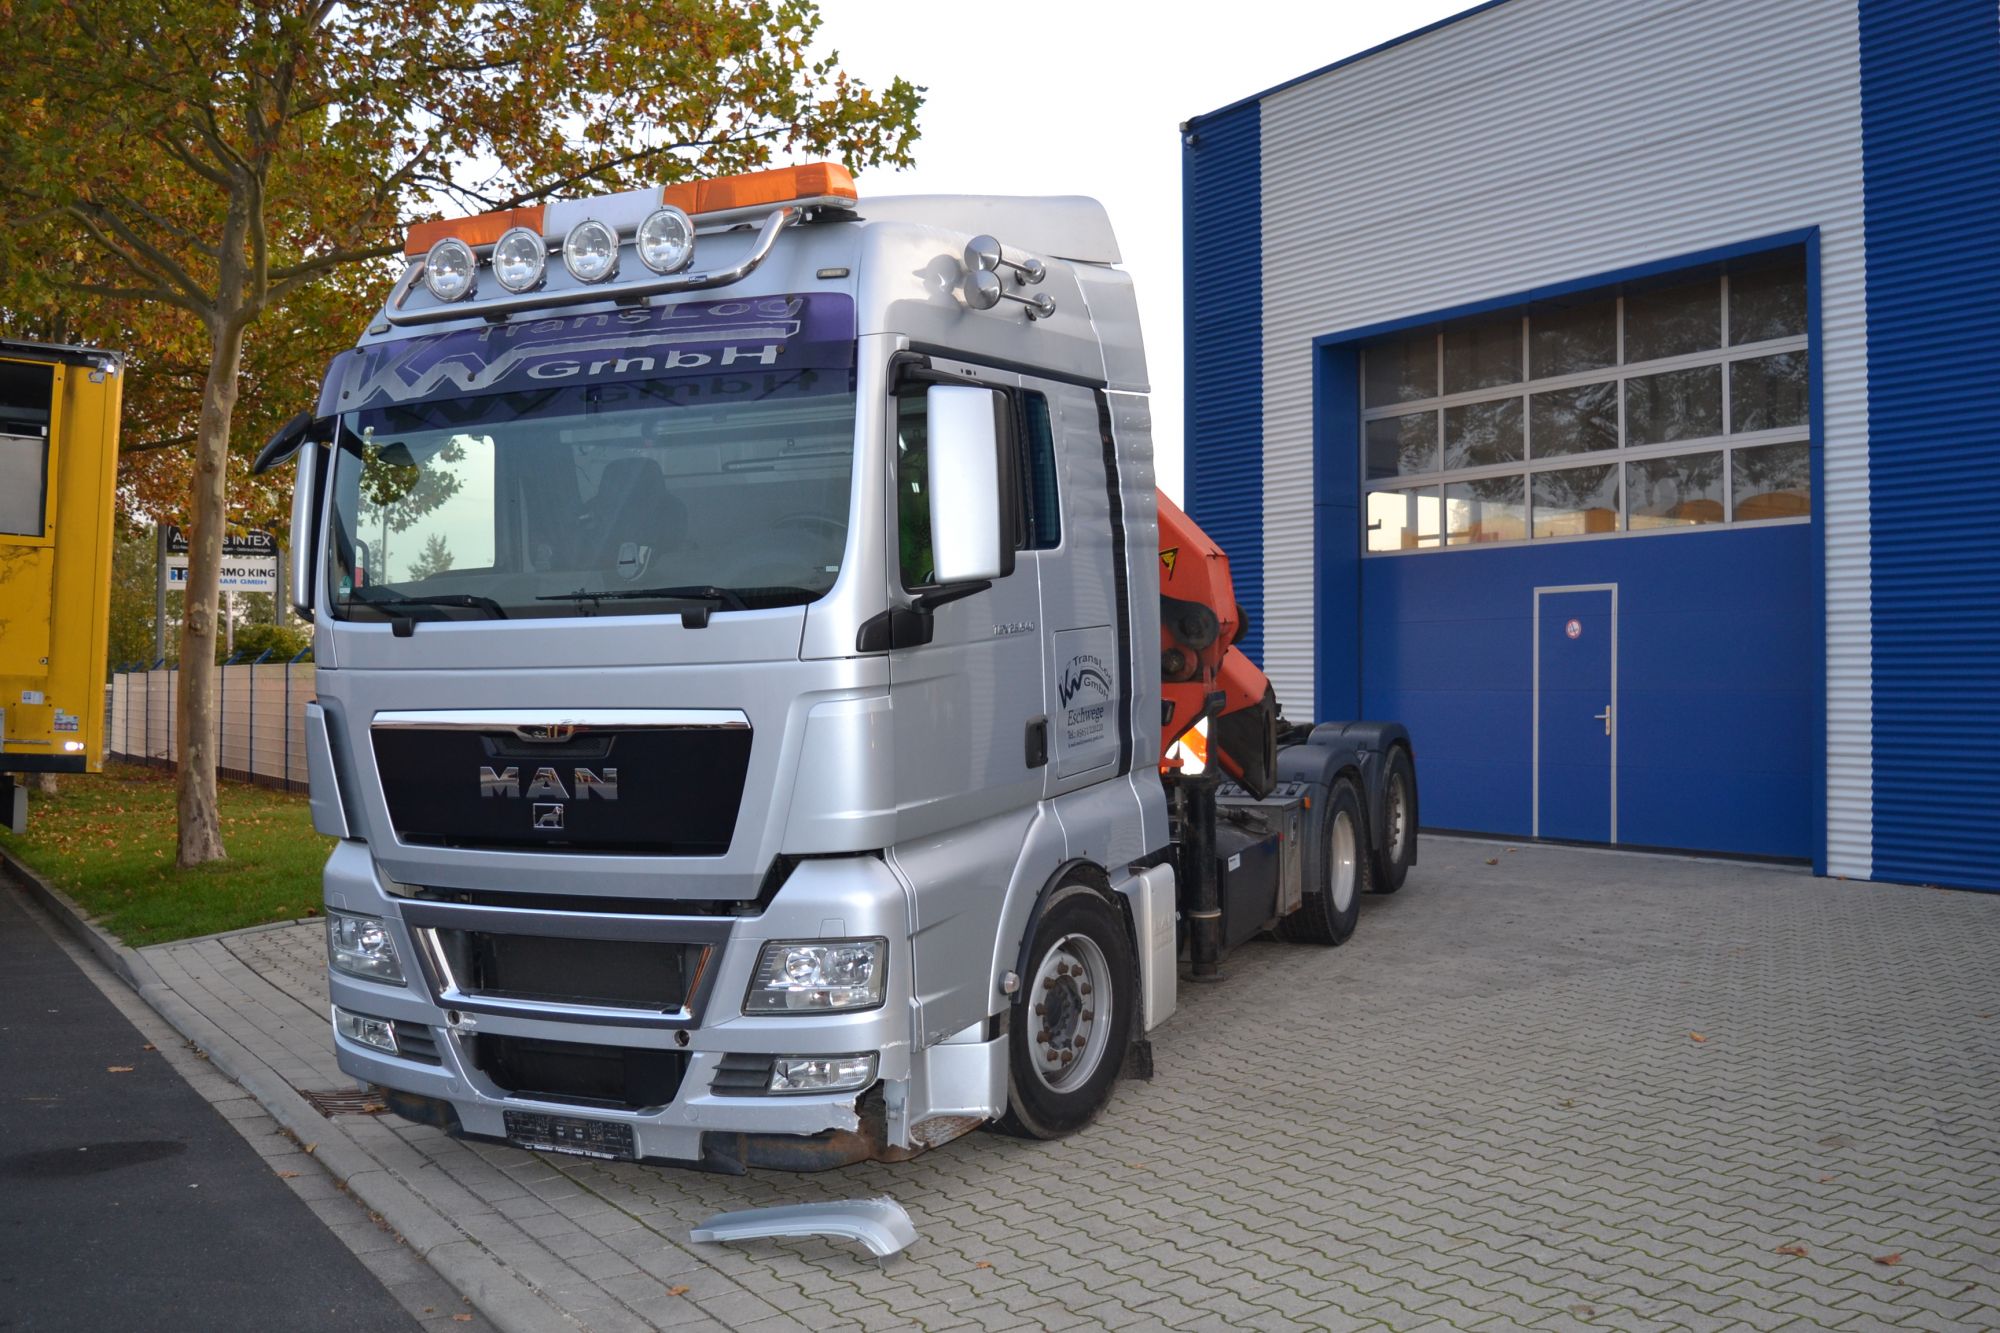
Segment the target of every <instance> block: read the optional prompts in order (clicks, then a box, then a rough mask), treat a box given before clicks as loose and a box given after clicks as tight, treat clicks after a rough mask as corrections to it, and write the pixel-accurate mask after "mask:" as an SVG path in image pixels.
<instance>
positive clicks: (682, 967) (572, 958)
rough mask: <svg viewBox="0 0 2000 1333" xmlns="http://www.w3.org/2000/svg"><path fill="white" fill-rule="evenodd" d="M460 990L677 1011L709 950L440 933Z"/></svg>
mask: <svg viewBox="0 0 2000 1333" xmlns="http://www.w3.org/2000/svg"><path fill="white" fill-rule="evenodd" d="M437 942H438V948H439V950H440V951H441V952H442V953H443V955H444V959H445V962H446V964H447V965H448V966H449V967H450V968H451V974H452V978H453V980H455V981H456V982H457V983H458V988H459V990H461V991H462V992H464V993H466V994H468V995H479V996H486V997H489V998H492V999H498V1000H533V1001H542V1002H547V1003H552V1004H579V1005H599V1006H605V1007H609V1008H616V1009H636V1010H644V1011H646V1012H648V1013H676V1012H678V1011H680V1010H681V1009H682V1008H684V1007H685V1006H686V1004H687V999H688V991H689V989H690V988H691V987H692V986H693V984H694V980H695V978H696V977H697V976H698V975H699V974H700V971H701V967H702V964H703V961H704V959H705V957H706V955H707V946H705V945H701V944H679V943H662V942H657V941H653V940H593V939H565V938H561V937H556V936H546V935H503V934H500V933H497V932H494V931H484V930H449V929H439V930H438V931H437Z"/></svg>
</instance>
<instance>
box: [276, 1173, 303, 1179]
mask: <svg viewBox="0 0 2000 1333" xmlns="http://www.w3.org/2000/svg"><path fill="white" fill-rule="evenodd" d="M298 1178H299V1173H298V1172H296V1171H280V1172H279V1173H278V1179H280V1180H297V1179H298Z"/></svg>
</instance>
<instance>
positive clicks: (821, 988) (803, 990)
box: [743, 939, 889, 1014]
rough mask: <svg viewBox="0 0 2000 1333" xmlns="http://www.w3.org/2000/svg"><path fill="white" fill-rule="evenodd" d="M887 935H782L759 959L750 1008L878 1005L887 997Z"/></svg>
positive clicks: (786, 1010)
mask: <svg viewBox="0 0 2000 1333" xmlns="http://www.w3.org/2000/svg"><path fill="white" fill-rule="evenodd" d="M888 947H889V942H888V941H887V940H880V939H876V940H829V941H821V940H777V941H774V942H773V943H770V944H767V945H765V946H764V952H763V954H762V956H760V957H759V958H758V959H757V972H756V975H755V976H753V977H752V978H751V979H750V993H749V994H748V995H746V996H744V997H743V1012H744V1013H746V1014H796V1013H814V1012H820V1013H824V1012H828V1011H831V1010H836V1009H837V1010H842V1011H847V1010H854V1009H873V1008H875V1007H876V1006H877V1005H879V1004H881V1003H882V978H883V974H884V973H885V972H886V971H887V967H886V965H885V964H886V954H887V951H888Z"/></svg>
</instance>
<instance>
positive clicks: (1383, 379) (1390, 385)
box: [1361, 333, 1438, 407]
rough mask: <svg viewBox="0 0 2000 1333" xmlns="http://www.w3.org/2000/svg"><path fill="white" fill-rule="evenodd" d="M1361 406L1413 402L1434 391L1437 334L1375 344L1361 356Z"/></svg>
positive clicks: (1436, 390) (1430, 394) (1381, 405)
mask: <svg viewBox="0 0 2000 1333" xmlns="http://www.w3.org/2000/svg"><path fill="white" fill-rule="evenodd" d="M1361 360H1362V381H1361V398H1362V405H1363V406H1364V407H1385V406H1387V405H1389V404H1391V403H1414V402H1418V401H1420V400H1422V399H1425V398H1435V397H1437V392H1438V372H1437V335H1436V334H1432V333H1426V334H1422V335H1420V336H1418V337H1415V338H1404V339H1401V340H1399V341H1396V342H1385V343H1377V344H1376V345H1375V346H1373V347H1370V348H1369V349H1368V351H1367V352H1366V353H1365V354H1364V355H1363V356H1362V358H1361Z"/></svg>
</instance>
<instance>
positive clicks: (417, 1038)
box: [391, 1018, 444, 1065]
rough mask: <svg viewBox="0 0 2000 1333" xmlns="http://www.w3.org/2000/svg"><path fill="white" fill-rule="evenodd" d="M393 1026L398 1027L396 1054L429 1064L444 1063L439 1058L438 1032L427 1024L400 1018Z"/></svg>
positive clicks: (406, 1058)
mask: <svg viewBox="0 0 2000 1333" xmlns="http://www.w3.org/2000/svg"><path fill="white" fill-rule="evenodd" d="M391 1026H393V1027H394V1028H395V1029H396V1054H398V1055H400V1056H402V1057H403V1058H404V1059H405V1060H417V1061H421V1062H422V1063H424V1064H427V1065H435V1064H442V1063H444V1062H443V1061H442V1060H440V1059H439V1058H438V1044H437V1034H436V1033H434V1032H432V1031H431V1030H430V1028H429V1027H428V1026H427V1025H425V1024H423V1023H412V1022H411V1021H410V1020H409V1019H407V1018H398V1019H396V1020H395V1021H394V1022H393V1023H392V1024H391Z"/></svg>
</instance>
